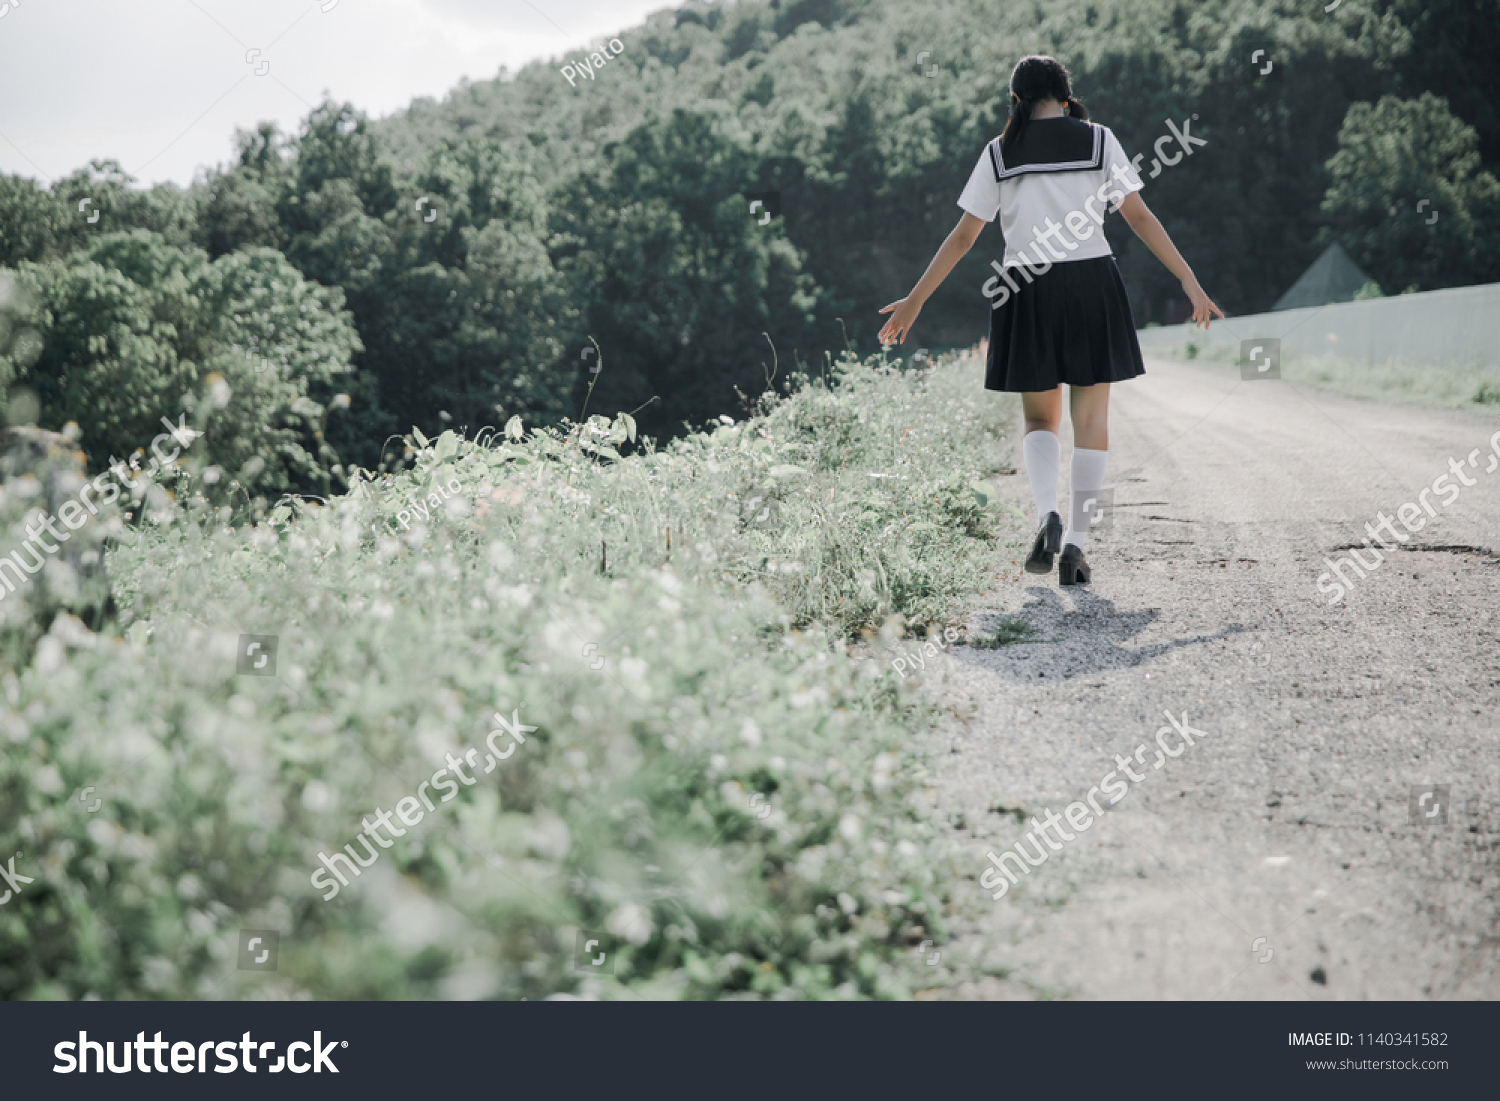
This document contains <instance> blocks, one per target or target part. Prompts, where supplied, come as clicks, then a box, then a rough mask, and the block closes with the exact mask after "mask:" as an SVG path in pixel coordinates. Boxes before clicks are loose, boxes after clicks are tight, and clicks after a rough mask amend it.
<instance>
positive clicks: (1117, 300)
mask: <svg viewBox="0 0 1500 1101" xmlns="http://www.w3.org/2000/svg"><path fill="white" fill-rule="evenodd" d="M1006 270H1007V272H1009V274H1010V282H1012V283H1014V284H1015V285H1016V286H1017V287H1018V288H1019V290H1015V291H1012V290H1011V288H1010V286H1009V285H1008V284H1007V282H1005V281H1003V280H1000V281H998V288H997V290H996V297H997V298H1001V299H1002V301H1001V304H1000V306H999V308H997V309H992V310H991V311H990V349H989V358H988V361H987V362H986V364H985V374H984V387H985V389H986V390H1008V391H1011V392H1013V393H1014V392H1028V393H1035V392H1038V391H1043V390H1055V389H1056V388H1057V386H1058V384H1059V383H1064V382H1065V383H1067V384H1068V385H1069V386H1093V385H1095V384H1096V383H1100V382H1123V381H1125V380H1126V379H1129V378H1135V376H1136V375H1143V374H1145V373H1146V366H1145V364H1144V363H1142V362H1141V346H1140V344H1139V343H1137V342H1136V339H1135V321H1134V319H1133V318H1132V317H1131V314H1130V299H1129V297H1127V295H1126V294H1125V283H1124V280H1122V279H1121V278H1120V269H1119V268H1117V267H1116V266H1115V258H1114V257H1113V256H1096V257H1094V258H1093V259H1090V260H1067V261H1063V262H1060V263H1055V264H1053V265H1052V266H1051V267H1050V268H1048V269H1047V270H1046V271H1045V272H1042V273H1041V274H1037V272H1036V271H1035V269H1032V270H1029V271H1027V273H1026V274H1028V275H1030V276H1031V281H1030V282H1027V280H1026V278H1025V276H1024V275H1023V274H1022V271H1021V269H1019V268H1007V269H1006Z"/></svg>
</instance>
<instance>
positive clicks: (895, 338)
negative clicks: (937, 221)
mask: <svg viewBox="0 0 1500 1101" xmlns="http://www.w3.org/2000/svg"><path fill="white" fill-rule="evenodd" d="M892 311H895V312H894V313H892ZM880 312H881V313H888V314H890V315H891V319H890V320H889V321H887V322H886V323H885V327H884V328H882V329H881V330H880V343H881V344H882V345H888V344H905V343H906V334H907V333H909V332H911V327H912V326H913V325H915V324H916V323H917V314H919V313H921V312H922V304H921V303H920V302H913V301H912V300H911V297H910V296H908V297H906V298H903V299H901V300H900V301H899V302H892V303H891V304H890V305H889V306H887V307H886V308H885V309H883V310H881V311H880ZM1220 316H1223V315H1222V314H1221V315H1220Z"/></svg>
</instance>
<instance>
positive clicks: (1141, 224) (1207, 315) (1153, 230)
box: [1120, 191, 1224, 329]
mask: <svg viewBox="0 0 1500 1101" xmlns="http://www.w3.org/2000/svg"><path fill="white" fill-rule="evenodd" d="M1120 214H1121V216H1123V217H1124V219H1125V222H1126V224H1127V225H1129V226H1130V228H1131V229H1133V230H1135V235H1136V236H1137V237H1139V238H1140V239H1141V240H1142V241H1144V242H1146V247H1147V248H1148V249H1150V250H1151V251H1152V252H1154V253H1155V254H1156V258H1157V259H1158V260H1160V261H1161V262H1162V263H1163V264H1165V265H1166V266H1167V270H1168V271H1170V272H1171V273H1172V274H1173V275H1175V276H1177V278H1178V279H1180V280H1182V289H1183V290H1184V291H1186V292H1187V296H1188V300H1189V301H1190V302H1192V304H1193V326H1194V328H1196V327H1198V326H1199V325H1201V326H1203V328H1205V329H1206V328H1208V323H1209V321H1210V320H1211V318H1212V315H1213V314H1218V315H1219V317H1220V318H1221V319H1222V318H1223V317H1224V311H1223V310H1221V309H1219V307H1218V306H1215V305H1214V304H1213V301H1212V300H1211V299H1210V298H1209V297H1208V295H1207V294H1205V293H1204V292H1203V288H1202V287H1200V286H1199V285H1198V279H1197V277H1196V276H1194V275H1193V269H1192V268H1190V267H1188V265H1187V261H1186V260H1184V259H1183V258H1182V253H1180V252H1178V251H1177V246H1176V245H1174V244H1172V238H1170V237H1168V236H1167V231H1166V230H1165V229H1163V228H1162V225H1161V223H1160V222H1159V221H1157V220H1156V215H1155V214H1152V213H1151V211H1150V209H1149V208H1148V207H1147V206H1146V203H1145V200H1143V199H1142V198H1141V196H1140V193H1139V192H1136V191H1132V192H1131V193H1130V194H1129V195H1126V196H1125V199H1124V201H1123V202H1121V203H1120Z"/></svg>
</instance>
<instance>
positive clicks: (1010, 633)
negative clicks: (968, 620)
mask: <svg viewBox="0 0 1500 1101" xmlns="http://www.w3.org/2000/svg"><path fill="white" fill-rule="evenodd" d="M1036 635H1037V629H1036V628H1035V627H1033V626H1032V625H1031V624H1029V623H1027V622H1026V621H1025V620H1023V619H1018V618H1016V617H1014V616H1002V617H1001V618H1000V620H999V622H998V623H997V624H996V625H995V630H994V633H993V634H990V635H975V636H973V637H971V638H970V639H969V645H970V646H972V647H974V648H975V649H976V650H998V649H1000V648H1001V647H1002V646H1011V645H1014V644H1015V643H1017V642H1030V641H1031V640H1032V639H1033V638H1035V637H1036Z"/></svg>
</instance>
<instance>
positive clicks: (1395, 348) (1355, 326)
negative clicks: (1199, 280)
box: [1137, 283, 1500, 367]
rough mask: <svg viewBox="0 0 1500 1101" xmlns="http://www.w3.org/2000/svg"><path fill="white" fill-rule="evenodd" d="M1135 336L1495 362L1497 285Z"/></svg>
mask: <svg viewBox="0 0 1500 1101" xmlns="http://www.w3.org/2000/svg"><path fill="white" fill-rule="evenodd" d="M1210 293H1212V292H1211V291H1210ZM1137 335H1138V336H1139V338H1140V342H1141V350H1142V351H1143V352H1145V353H1146V354H1148V355H1149V354H1150V353H1151V352H1152V351H1153V350H1154V351H1158V352H1167V351H1168V350H1169V349H1175V350H1176V351H1178V352H1180V351H1181V350H1182V348H1183V346H1184V345H1186V344H1188V343H1192V344H1196V345H1197V346H1198V347H1199V348H1200V349H1208V348H1215V347H1224V346H1232V347H1235V348H1238V346H1239V342H1240V341H1241V340H1242V339H1243V340H1251V339H1254V340H1259V339H1262V338H1265V337H1274V338H1280V340H1281V351H1282V354H1283V355H1285V354H1287V353H1295V354H1300V355H1306V356H1326V355H1333V356H1338V357H1339V358H1341V359H1349V360H1355V361H1359V362H1363V363H1368V364H1384V363H1393V362H1394V363H1408V364H1421V365H1427V366H1433V367H1475V366H1495V365H1500V283H1486V284H1483V285H1481V286H1477V287H1451V288H1449V289H1448V290H1441V291H1424V292H1422V293H1421V294H1402V295H1397V296H1395V297H1394V298H1374V299H1370V300H1368V301H1365V302H1338V303H1335V304H1333V305H1330V306H1321V307H1319V308H1317V309H1301V310H1279V311H1277V312H1275V313H1258V314H1248V315H1246V316H1244V317H1231V318H1229V321H1228V323H1227V324H1226V323H1224V322H1221V321H1219V320H1217V319H1215V320H1214V323H1213V326H1212V327H1211V328H1210V329H1209V331H1208V332H1207V333H1205V332H1204V331H1203V330H1202V329H1197V330H1195V329H1194V328H1193V326H1192V324H1191V323H1189V324H1186V325H1163V326H1160V327H1158V328H1150V329H1142V330H1140V331H1139V333H1138V334H1137Z"/></svg>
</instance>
